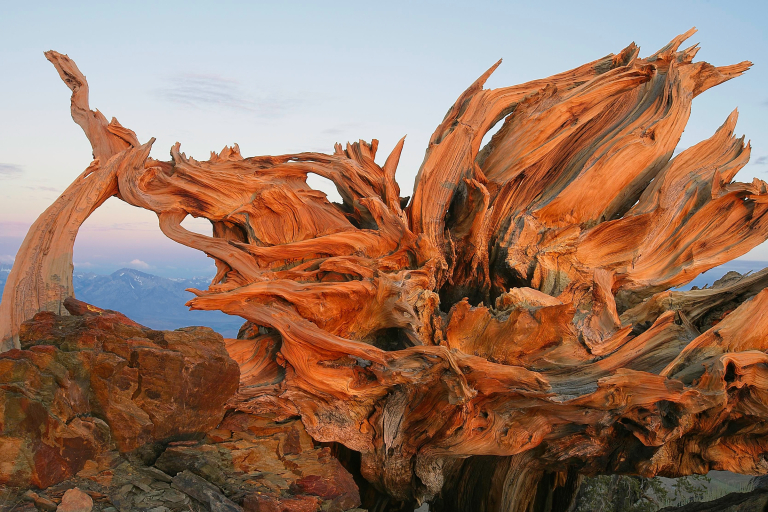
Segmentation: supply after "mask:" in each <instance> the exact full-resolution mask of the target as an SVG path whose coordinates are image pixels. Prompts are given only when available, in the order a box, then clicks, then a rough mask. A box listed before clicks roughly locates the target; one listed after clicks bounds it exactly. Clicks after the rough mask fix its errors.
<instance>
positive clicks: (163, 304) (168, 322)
mask: <svg viewBox="0 0 768 512" xmlns="http://www.w3.org/2000/svg"><path fill="white" fill-rule="evenodd" d="M7 278H8V269H0V293H2V288H3V287H4V286H5V281H6V279H7ZM73 282H74V286H75V296H76V297H77V298H78V299H80V300H82V301H85V302H87V303H89V304H93V305H94V306H97V307H100V308H104V309H112V310H115V311H119V312H121V313H123V314H124V315H126V316H127V317H128V318H130V319H131V320H134V321H136V322H138V323H140V324H142V325H146V326H147V327H151V328H152V329H164V330H168V329H178V328H179V327H187V326H190V325H205V326H206V327H210V328H212V329H213V330H215V331H216V332H218V333H220V334H221V335H223V336H224V337H227V338H234V337H236V336H237V331H238V329H239V328H240V326H241V325H242V324H243V322H244V320H243V319H242V318H240V317H235V316H229V315H226V314H224V313H222V312H220V311H189V309H188V308H187V307H186V306H185V305H184V303H186V302H187V301H188V300H189V299H191V298H192V297H194V295H192V294H191V293H189V292H187V291H185V289H186V288H198V289H201V290H204V289H206V288H207V287H208V285H209V284H210V278H202V277H196V278H192V279H169V278H166V277H160V276H155V275H152V274H147V273H145V272H140V271H138V270H134V269H130V268H123V269H120V270H118V271H116V272H113V273H112V274H110V275H106V276H105V275H98V274H92V273H89V272H75V274H74V276H73Z"/></svg>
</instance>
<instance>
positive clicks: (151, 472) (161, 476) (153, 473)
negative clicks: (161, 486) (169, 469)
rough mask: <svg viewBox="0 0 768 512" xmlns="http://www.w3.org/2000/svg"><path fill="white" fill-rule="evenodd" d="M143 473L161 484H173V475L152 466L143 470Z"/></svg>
mask: <svg viewBox="0 0 768 512" xmlns="http://www.w3.org/2000/svg"><path fill="white" fill-rule="evenodd" d="M141 471H142V473H144V474H145V475H147V476H148V477H151V478H154V479H155V480H160V481H161V482H167V483H171V481H172V480H173V477H172V476H171V475H169V474H168V473H166V472H165V471H160V470H159V469H157V468H155V467H152V466H150V467H148V468H141Z"/></svg>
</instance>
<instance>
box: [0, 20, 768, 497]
mask: <svg viewBox="0 0 768 512" xmlns="http://www.w3.org/2000/svg"><path fill="white" fill-rule="evenodd" d="M691 33H692V31H689V32H688V33H685V34H683V35H681V36H679V37H677V38H675V39H674V40H673V41H672V42H671V43H670V44H669V45H667V46H666V47H665V48H663V49H662V50H660V51H659V52H656V53H655V54H653V55H651V56H650V57H647V58H640V57H639V49H638V48H637V47H636V46H635V45H634V44H632V45H630V46H628V47H627V48H626V49H624V50H623V51H622V52H620V53H619V54H618V55H609V56H608V57H605V58H602V59H599V60H596V61H593V62H590V63H588V64H585V65H583V66H581V67H578V68H576V69H573V70H571V71H567V72H565V73H561V74H559V75H555V76H553V77H550V78H547V79H543V80H536V81H533V82H529V83H526V84H523V85H518V86H513V87H504V88H500V89H484V88H483V84H484V83H485V81H486V80H487V78H488V77H489V76H490V74H491V73H492V72H493V70H494V69H495V68H496V67H497V66H498V65H499V64H498V63H497V64H496V65H494V66H493V67H492V68H491V69H489V70H488V71H487V72H486V73H484V74H483V75H482V76H481V77H480V78H479V79H478V80H477V81H475V83H474V84H473V85H472V86H470V87H469V88H468V89H467V90H466V91H465V92H464V93H463V94H462V95H461V96H460V97H459V99H458V100H457V101H456V103H455V104H454V105H453V106H452V107H451V108H450V110H449V111H448V114H447V115H446V117H445V119H444V120H443V122H442V123H441V124H440V125H439V126H438V128H437V129H436V130H435V133H434V135H433V136H432V138H431V140H430V143H429V147H428V149H427V153H426V156H425V159H424V163H423V164H422V167H421V169H420V171H419V174H418V179H417V182H416V187H415V190H414V193H413V199H412V201H411V202H410V204H408V205H407V206H406V203H407V200H406V199H403V198H401V197H400V190H399V187H398V185H397V182H396V181H395V169H396V167H397V164H398V161H399V156H400V152H401V150H402V147H403V142H404V141H403V140H400V141H399V142H398V143H397V145H396V146H395V148H394V150H393V151H392V152H391V154H390V156H389V157H388V158H387V159H386V161H385V163H384V165H383V166H381V165H379V163H377V162H376V153H377V149H378V141H376V140H374V141H372V142H371V143H367V142H364V141H359V142H356V143H353V144H347V146H346V147H342V146H341V145H336V147H335V150H334V152H333V153H332V154H329V155H325V154H319V153H299V154H292V155H281V156H264V157H251V158H244V157H243V156H242V155H241V154H240V151H239V149H238V147H237V146H234V147H232V148H224V150H223V151H222V152H221V153H219V154H216V153H213V154H212V155H211V158H210V159H209V160H208V161H204V162H203V161H196V160H194V159H192V158H188V157H186V156H185V155H184V154H183V153H181V152H180V149H179V145H178V144H177V145H176V146H174V148H173V149H172V151H171V153H172V160H171V161H169V162H160V161H156V160H153V159H149V158H147V154H148V148H149V146H148V145H145V146H141V147H140V146H139V145H138V142H137V141H136V139H135V136H133V135H132V133H130V134H128V135H126V133H127V131H125V132H124V131H121V130H120V129H118V128H117V126H118V125H117V124H116V122H114V121H113V123H110V124H108V125H107V124H106V123H105V121H104V119H103V117H101V116H100V114H98V113H94V112H91V111H90V110H88V108H87V102H86V101H85V100H84V98H85V96H86V95H87V85H86V84H85V80H84V78H82V75H79V72H77V68H76V67H75V66H74V64H73V63H72V62H71V61H69V60H68V59H65V58H62V57H61V56H58V54H51V55H53V57H54V58H52V59H51V60H52V61H53V62H54V64H56V65H57V69H59V71H60V73H61V74H62V77H63V78H64V79H65V81H67V83H68V84H69V85H70V87H71V88H72V89H73V117H74V118H75V120H76V121H77V122H78V123H79V124H80V125H81V126H83V128H84V130H85V132H86V134H87V135H88V137H89V139H90V140H91V142H92V144H93V146H94V154H95V155H96V156H97V157H98V158H99V160H98V161H99V162H101V161H107V160H108V162H109V163H107V164H106V166H105V167H104V170H103V172H104V182H105V183H107V184H108V185H104V186H103V187H102V188H100V189H99V190H100V193H99V194H97V195H94V196H91V195H86V194H85V192H80V191H79V190H80V188H82V187H85V186H95V185H94V183H93V181H94V180H92V179H90V178H89V179H87V180H86V179H85V178H81V180H80V181H82V182H83V184H78V183H80V181H78V182H76V183H75V185H73V187H80V188H77V190H75V191H74V192H73V194H71V195H70V196H63V197H62V198H61V199H60V200H59V202H57V204H59V203H61V205H60V206H56V205H54V207H55V208H57V209H54V210H51V211H50V213H48V214H47V215H48V217H46V218H50V221H45V224H44V225H39V224H36V225H35V226H34V227H33V230H32V231H31V233H30V235H29V237H28V242H25V246H24V248H23V250H24V251H31V250H38V251H40V250H42V245H43V242H42V240H48V239H49V238H50V234H51V233H56V236H59V237H62V236H64V235H60V234H59V233H60V232H61V228H59V227H58V226H60V225H66V226H69V227H68V228H66V229H68V230H69V231H66V233H68V234H66V236H65V238H61V239H59V238H56V239H52V240H53V241H52V242H50V244H51V246H52V247H54V248H56V250H57V251H60V252H61V253H62V254H65V253H66V248H67V247H69V249H70V251H71V242H70V240H71V239H72V238H73V236H74V233H75V231H76V226H77V225H79V224H78V223H79V222H81V221H82V220H81V218H84V217H83V214H84V215H85V216H87V213H79V214H78V216H77V217H76V218H73V219H72V220H69V216H70V214H69V213H67V212H69V211H70V210H67V209H65V208H64V207H65V206H66V205H69V204H74V203H73V202H76V201H81V202H80V203H77V204H81V206H78V207H77V208H75V209H76V210H77V211H78V212H90V211H91V210H92V209H93V208H95V207H96V206H98V204H100V201H103V198H105V197H107V196H109V195H111V194H114V193H115V187H116V188H117V193H118V195H119V197H120V198H121V199H123V200H124V201H127V202H128V203H130V204H133V205H135V206H139V207H142V208H146V209H149V210H152V211H154V212H155V213H156V214H157V215H158V217H159V220H160V226H161V229H162V230H163V232H164V233H165V234H166V235H167V236H169V237H170V238H172V239H173V240H175V241H177V242H179V243H181V244H184V245H187V246H189V247H193V248H196V249H199V250H201V251H203V252H205V253H206V254H207V255H208V256H210V257H212V258H213V259H214V260H215V262H216V266H217V269H218V272H217V274H216V276H215V277H214V279H213V281H212V283H211V285H210V287H209V288H208V289H207V290H192V291H193V292H194V293H195V295H196V298H194V299H192V300H191V301H190V302H189V306H190V307H191V308H193V309H205V310H220V311H223V312H225V313H228V314H231V315H238V316H240V317H242V318H243V319H245V320H246V321H247V322H246V324H245V325H244V326H243V329H241V333H240V336H239V339H237V340H228V342H227V343H228V347H229V349H230V352H231V354H232V356H233V357H234V358H235V359H236V360H237V361H238V363H239V364H240V365H241V374H242V381H241V389H240V391H239V393H238V395H237V396H236V397H234V398H233V399H232V400H231V402H230V404H231V406H232V407H235V408H239V409H241V410H246V411H247V410H262V409H263V408H265V407H268V408H276V410H278V411H280V414H283V415H292V414H298V415H300V416H301V418H302V420H303V422H304V424H305V425H306V427H307V430H308V432H310V434H311V435H312V436H314V438H315V439H316V440H318V441H322V442H334V443H341V444H343V445H345V446H346V447H347V448H348V449H351V450H355V451H358V452H360V454H361V465H360V468H359V471H360V473H361V474H362V475H363V476H364V477H365V478H366V479H367V480H368V481H369V482H371V483H372V485H373V486H374V487H375V488H376V489H378V490H379V491H380V492H385V493H387V494H388V495H389V496H391V497H393V498H394V499H398V500H404V501H409V502H419V501H423V500H432V503H433V505H434V507H436V508H437V509H438V510H446V511H447V510H470V509H472V510H477V508H472V507H473V506H476V504H477V500H475V499H474V498H472V499H470V497H471V496H477V495H478V493H481V492H482V493H485V495H486V496H487V500H486V499H485V498H484V499H483V501H482V502H483V503H484V505H483V507H485V508H484V510H528V509H529V508H530V507H531V506H534V505H536V504H541V503H550V504H552V503H566V504H567V502H568V500H569V499H570V498H571V497H572V495H573V491H574V489H575V488H576V486H577V485H578V478H579V474H594V473H601V472H624V473H634V474H642V475H657V474H658V475H666V476H677V475H684V474H690V473H693V472H706V471H708V470H711V469H723V470H730V471H737V472H742V473H766V472H768V462H766V454H768V441H766V439H768V437H766V435H765V434H766V433H767V431H766V429H768V427H766V426H765V425H768V423H766V419H768V408H767V406H768V398H767V397H768V395H766V389H768V369H767V368H768V356H767V355H766V350H768V341H766V340H768V336H767V334H768V333H767V332H764V331H766V329H768V314H766V313H765V312H764V311H763V310H764V309H766V308H768V295H766V293H768V292H766V291H763V289H764V288H765V286H766V284H768V274H767V273H766V272H768V271H763V272H760V273H757V274H754V275H751V276H740V275H728V276H726V278H724V279H723V280H721V281H719V282H718V283H717V284H716V285H715V286H713V287H712V288H707V289H704V290H693V291H689V292H681V291H669V290H670V289H671V288H673V287H676V286H679V285H682V284H685V283H687V282H689V281H690V280H691V279H693V278H694V277H695V276H697V275H698V274H700V273H701V272H704V271H706V270H709V269H711V268H713V267H716V266H718V265H720V264H722V263H724V262H726V261H728V260H730V259H733V258H735V257H737V256H740V255H742V254H745V253H746V252H747V251H749V250H750V249H751V248H753V247H755V246H756V245H758V244H760V243H762V242H763V241H764V240H766V238H768V215H766V213H768V190H766V183H765V182H763V181H760V180H754V181H753V182H752V183H738V182H734V181H733V179H734V177H735V175H736V173H737V172H738V170H739V169H741V168H742V167H743V166H744V165H745V164H746V163H747V161H748V159H749V153H750V147H749V145H745V144H744V139H743V138H740V139H737V138H735V137H734V135H733V133H734V128H735V124H736V117H737V116H736V112H734V113H733V114H731V115H730V116H729V117H728V119H727V120H726V121H725V123H724V124H723V126H722V127H721V128H720V129H718V130H717V132H716V133H715V134H714V135H713V136H712V137H711V138H710V139H708V140H706V141H703V142H701V143H699V144H697V145H695V146H693V147H691V148H689V149H687V150H685V151H683V152H682V153H680V154H679V155H677V156H676V157H674V158H673V154H674V149H675V146H676V145H677V143H678V141H679V139H680V136H681V134H682V132H683V129H684V128H685V125H686V122H687V120H688V116H689V114H690V109H691V104H692V100H693V99H694V97H696V96H697V95H699V94H701V93H702V92H704V91H705V90H706V89H708V88H710V87H713V86H715V85H717V84H719V83H721V82H723V81H725V80H729V79H731V78H733V77H735V76H738V75H739V74H741V73H742V72H744V71H745V70H747V69H748V68H749V66H750V63H749V62H743V63H740V64H736V65H732V66H724V67H714V66H712V65H710V64H707V63H705V62H693V58H694V56H695V54H696V52H697V50H698V48H697V47H696V46H693V47H691V48H688V49H685V50H679V47H680V45H681V43H682V42H683V41H684V40H685V39H687V37H689V36H690V35H691ZM49 58H50V56H49ZM72 76H74V77H75V78H71V77H72ZM497 123H503V124H502V126H501V128H500V129H499V130H498V132H497V133H496V134H495V135H494V136H493V137H492V138H491V140H490V142H489V143H488V144H487V145H486V146H485V147H483V148H481V147H480V146H481V141H482V139H483V136H484V135H485V134H486V133H487V132H488V131H489V130H490V129H491V128H492V127H493V126H494V125H496V124H497ZM102 155H105V156H104V157H103V158H102ZM107 157H109V158H107ZM94 165H97V164H94ZM98 168H99V169H101V167H98ZM309 173H314V174H318V175H320V176H323V177H325V178H328V179H330V180H331V181H332V182H333V183H334V184H335V185H336V187H337V189H338V191H339V193H340V195H341V197H342V203H341V204H335V203H331V202H329V201H328V200H327V198H326V196H325V194H323V193H322V192H318V191H315V190H312V189H311V188H310V187H309V186H308V185H307V183H306V177H307V175H308V174H309ZM89 184H90V185H89ZM70 197H71V198H72V199H68V198H70ZM81 197H82V198H84V199H82V200H81V199H79V198H81ZM54 207H52V208H54ZM72 208H74V207H72ZM59 212H61V213H59ZM187 215H192V216H195V217H203V218H207V219H209V220H210V221H211V223H212V224H213V235H212V236H203V235H200V234H196V233H191V232H189V231H187V230H185V229H184V228H183V227H182V226H181V222H182V220H183V219H184V218H185V217H186V216H187ZM38 222H41V221H38ZM73 229H74V230H73ZM46 237H48V238H46ZM60 247H63V249H60ZM54 252H55V251H54ZM25 261H27V259H24V260H21V259H17V265H16V266H15V267H14V272H15V274H13V275H15V276H18V275H20V274H21V273H22V272H24V270H22V269H23V268H25V265H26V263H24V262H25ZM29 261H35V262H38V263H34V265H36V266H37V267H36V268H43V269H47V270H45V272H43V273H42V274H40V277H39V279H37V280H36V281H31V282H30V284H29V285H24V286H27V288H28V289H31V290H36V291H37V292H38V293H42V292H40V291H41V290H45V287H46V286H49V284H50V283H51V282H52V280H51V279H50V278H49V277H48V276H49V275H51V274H50V272H51V271H50V269H51V268H53V266H52V264H51V263H48V262H47V260H45V259H41V258H40V257H37V256H35V257H33V258H31V259H30V260H29ZM40 262H42V263H40ZM70 275H71V274H70ZM24 289H25V288H24V287H23V286H21V284H20V281H18V279H17V280H14V281H11V282H9V290H11V291H8V290H7V291H6V297H5V298H4V301H3V307H4V308H9V307H10V306H8V304H9V302H11V303H13V304H14V305H16V306H14V307H17V306H18V305H19V304H24V302H23V301H22V302H21V303H20V302H19V300H20V299H19V297H21V295H19V294H20V293H27V292H24V291H23V290H24ZM20 290H21V291H20ZM14 293H15V294H16V295H15V296H14V295H13V294H14ZM46 301H49V299H46V300H45V301H38V302H36V303H32V302H30V303H29V306H23V308H26V309H23V308H22V309H21V310H19V311H20V313H18V315H17V316H15V317H13V318H12V319H11V323H10V325H11V326H13V325H17V323H18V319H19V318H24V317H25V315H27V313H26V312H27V311H28V310H29V311H31V309H34V308H35V307H47V306H43V304H44V303H46ZM18 307H21V306H18ZM27 316H28V315H27ZM477 475H484V476H483V477H482V479H479V478H480V477H478V476H477ZM526 489H527V490H528V491H530V492H528V491H526V492H523V491H524V490H526ZM542 500H543V501H542ZM473 504H474V505H473ZM536 506H538V505H536Z"/></svg>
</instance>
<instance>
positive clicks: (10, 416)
mask: <svg viewBox="0 0 768 512" xmlns="http://www.w3.org/2000/svg"><path fill="white" fill-rule="evenodd" d="M65 307H67V309H68V311H70V313H71V314H72V315H71V316H59V315H54V314H53V313H50V312H41V313H38V314H37V315H35V317H34V318H32V319H31V320H28V321H27V322H25V323H24V324H23V325H22V327H21V332H20V336H19V337H20V342H21V349H20V350H19V349H14V350H10V351H8V352H5V353H2V354H0V484H5V485H13V486H26V485H29V484H31V485H34V486H36V487H39V488H45V487H48V486H50V485H52V484H54V483H57V482H60V481H62V480H64V479H67V478H69V477H71V476H72V475H73V474H75V473H76V472H78V471H80V470H81V469H82V468H83V466H84V465H85V462H86V461H87V460H90V459H93V458H94V457H95V456H96V455H98V454H99V453H101V452H104V451H106V450H109V449H110V448H112V447H116V448H117V449H118V450H119V451H121V452H127V451H131V450H133V449H135V448H138V447H140V446H142V445H144V444H147V443H151V442H154V441H161V440H168V439H178V438H180V437H184V436H190V435H196V434H202V433H204V432H206V431H208V430H210V429H212V428H214V427H216V426H217V424H218V423H219V422H220V421H221V419H222V417H223V416H224V410H225V409H224V406H225V403H226V401H227V400H228V399H229V398H230V397H231V396H232V395H233V394H234V393H235V392H236V391H237V387H238V380H239V369H238V366H237V364H236V363H235V362H234V361H233V360H232V359H231V358H230V357H229V356H228V354H227V352H226V350H225V348H224V343H223V340H222V338H221V336H219V335H218V334H216V333H215V332H213V331H212V330H210V329H208V328H204V327H188V328H185V329H179V330H176V331H154V330H151V329H148V328H146V327H143V326H141V325H139V324H137V323H135V322H133V321H131V320H129V319H128V318H127V317H125V316H124V315H122V314H120V313H116V312H113V311H105V310H101V309H99V308H95V307H93V306H90V305H88V304H85V303H83V302H80V301H76V300H74V299H67V301H66V302H65Z"/></svg>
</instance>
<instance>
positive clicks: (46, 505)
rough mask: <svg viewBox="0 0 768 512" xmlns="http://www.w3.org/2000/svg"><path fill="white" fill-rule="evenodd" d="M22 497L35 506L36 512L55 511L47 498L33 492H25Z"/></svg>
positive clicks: (52, 503)
mask: <svg viewBox="0 0 768 512" xmlns="http://www.w3.org/2000/svg"><path fill="white" fill-rule="evenodd" d="M24 496H25V497H26V498H27V499H28V500H30V501H32V502H33V503H34V504H35V507H37V509H38V510H45V511H50V512H52V511H54V510H56V507H57V506H58V505H56V503H55V502H53V501H51V500H49V499H48V498H45V497H43V496H40V495H39V494H37V493H35V492H33V491H27V492H25V493H24Z"/></svg>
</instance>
